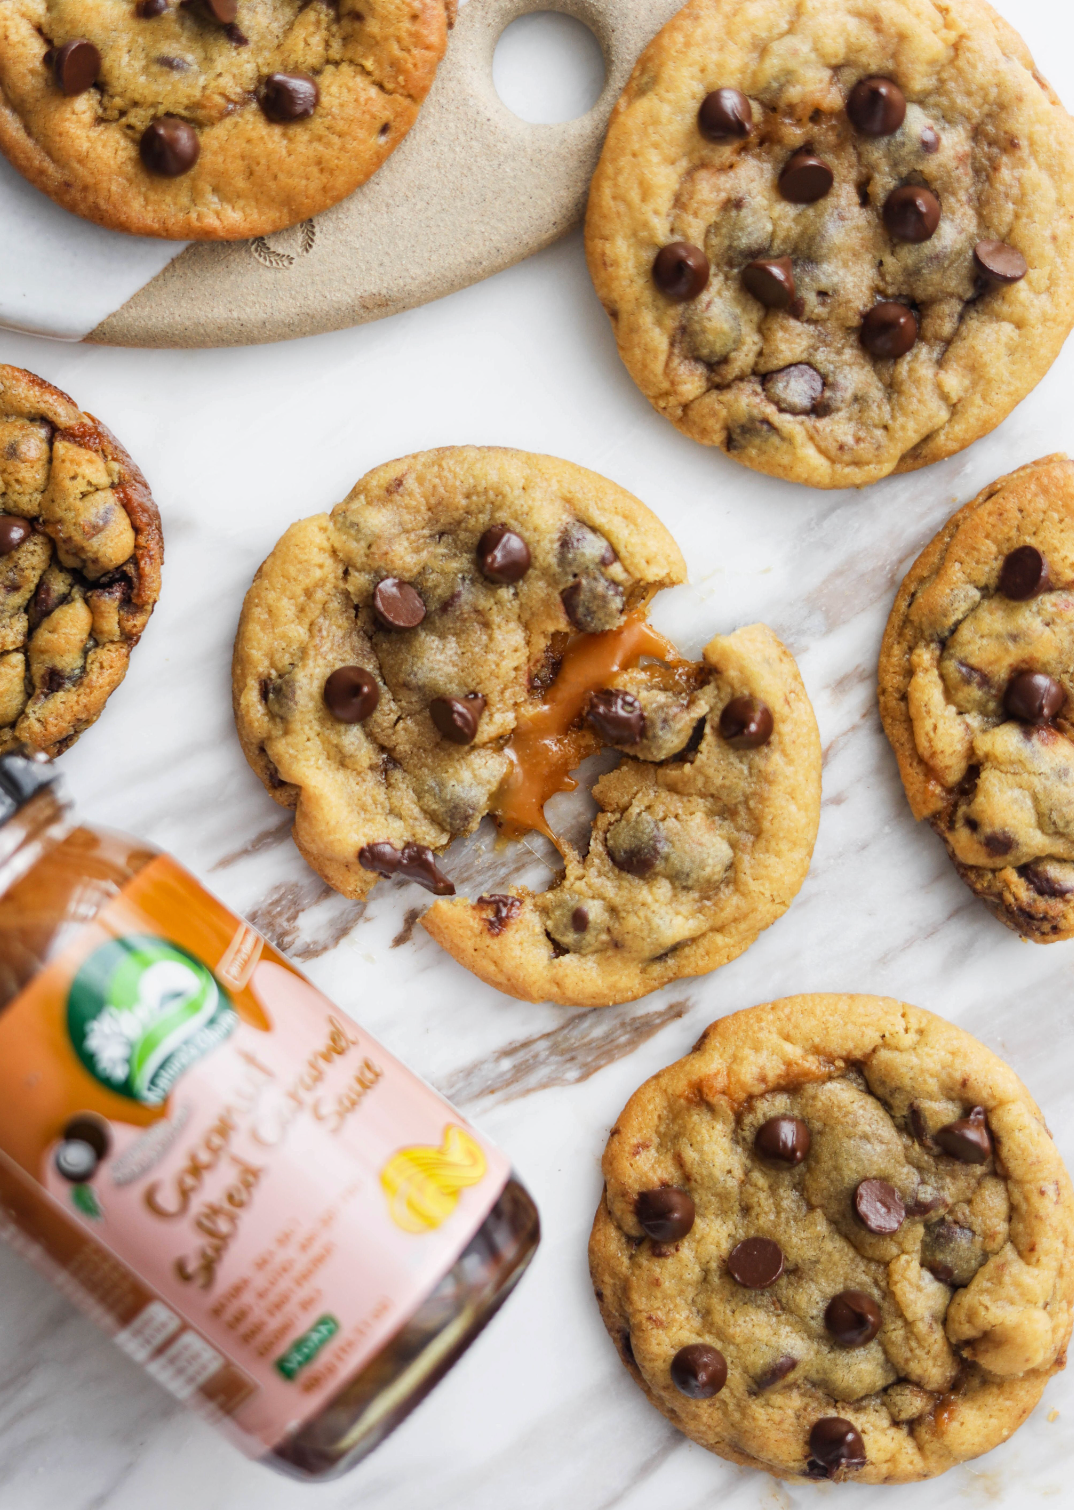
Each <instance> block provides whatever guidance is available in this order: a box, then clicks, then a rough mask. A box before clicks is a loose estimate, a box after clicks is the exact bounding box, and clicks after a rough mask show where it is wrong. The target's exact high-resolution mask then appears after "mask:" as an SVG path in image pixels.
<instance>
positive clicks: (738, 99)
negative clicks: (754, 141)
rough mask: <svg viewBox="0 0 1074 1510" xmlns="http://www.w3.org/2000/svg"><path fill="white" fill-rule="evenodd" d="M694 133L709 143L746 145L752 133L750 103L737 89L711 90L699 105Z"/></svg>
mask: <svg viewBox="0 0 1074 1510" xmlns="http://www.w3.org/2000/svg"><path fill="white" fill-rule="evenodd" d="M697 129H698V130H699V131H700V132H701V135H702V136H706V137H708V139H709V141H710V142H741V141H745V139H746V137H747V136H749V134H750V132H751V131H752V130H753V111H752V110H751V109H750V102H749V100H748V99H747V98H746V96H745V95H744V94H743V93H742V91H741V90H739V89H714V90H713V91H712V93H711V94H707V95H706V96H705V98H704V99H703V100H702V101H701V109H700V110H699V111H698V112H697Z"/></svg>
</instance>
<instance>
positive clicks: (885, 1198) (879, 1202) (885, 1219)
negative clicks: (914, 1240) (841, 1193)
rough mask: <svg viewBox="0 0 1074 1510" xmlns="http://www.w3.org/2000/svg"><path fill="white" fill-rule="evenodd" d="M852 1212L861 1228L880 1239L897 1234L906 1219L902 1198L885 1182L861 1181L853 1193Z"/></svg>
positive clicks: (892, 1186)
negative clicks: (856, 1214)
mask: <svg viewBox="0 0 1074 1510" xmlns="http://www.w3.org/2000/svg"><path fill="white" fill-rule="evenodd" d="M854 1210H855V1211H856V1212H857V1213H858V1219H859V1220H860V1222H861V1224H862V1226H863V1227H867V1228H868V1229H869V1231H870V1232H876V1233H878V1234H879V1235H880V1236H881V1237H890V1236H891V1234H892V1233H893V1232H898V1230H899V1228H900V1227H901V1226H902V1224H903V1222H904V1220H905V1219H906V1207H905V1206H904V1205H903V1200H902V1196H901V1195H900V1194H899V1192H898V1191H897V1190H896V1189H895V1187H894V1185H889V1184H888V1182H887V1180H862V1182H861V1184H860V1185H859V1186H858V1188H857V1190H855V1192H854Z"/></svg>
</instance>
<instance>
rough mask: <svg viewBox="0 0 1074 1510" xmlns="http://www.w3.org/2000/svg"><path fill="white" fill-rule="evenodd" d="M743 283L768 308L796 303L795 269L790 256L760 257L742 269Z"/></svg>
mask: <svg viewBox="0 0 1074 1510" xmlns="http://www.w3.org/2000/svg"><path fill="white" fill-rule="evenodd" d="M742 285H743V287H744V288H745V290H746V292H747V293H750V294H752V295H753V297H754V298H755V299H757V300H759V302H760V303H761V304H763V305H764V306H765V308H766V309H789V308H790V307H791V305H792V304H793V303H794V269H793V268H792V266H791V259H790V258H789V257H758V258H757V259H756V261H754V262H747V264H746V266H745V267H744V268H743V269H742Z"/></svg>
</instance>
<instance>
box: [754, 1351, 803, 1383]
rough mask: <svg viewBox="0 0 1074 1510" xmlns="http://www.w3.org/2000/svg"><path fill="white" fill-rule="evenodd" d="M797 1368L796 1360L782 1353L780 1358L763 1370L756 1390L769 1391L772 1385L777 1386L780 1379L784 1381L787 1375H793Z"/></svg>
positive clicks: (788, 1354)
mask: <svg viewBox="0 0 1074 1510" xmlns="http://www.w3.org/2000/svg"><path fill="white" fill-rule="evenodd" d="M797 1367H798V1359H797V1358H794V1357H792V1356H791V1354H790V1353H784V1354H783V1356H782V1357H781V1358H777V1359H776V1361H775V1362H774V1363H773V1364H771V1365H770V1366H769V1367H768V1368H766V1369H765V1371H764V1373H763V1374H762V1375H761V1377H760V1378H759V1379H758V1380H757V1388H758V1389H771V1388H772V1386H773V1384H778V1383H779V1381H780V1380H781V1379H786V1377H787V1375H788V1374H793V1373H794V1371H795V1369H796V1368H797Z"/></svg>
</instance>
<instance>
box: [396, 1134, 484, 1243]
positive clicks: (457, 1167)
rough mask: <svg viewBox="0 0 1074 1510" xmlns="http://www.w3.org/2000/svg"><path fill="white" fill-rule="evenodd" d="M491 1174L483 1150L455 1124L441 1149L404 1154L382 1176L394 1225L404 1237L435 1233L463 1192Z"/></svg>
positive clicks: (417, 1149) (420, 1147) (409, 1150)
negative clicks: (413, 1234) (486, 1173)
mask: <svg viewBox="0 0 1074 1510" xmlns="http://www.w3.org/2000/svg"><path fill="white" fill-rule="evenodd" d="M487 1169H488V1161H487V1160H486V1158H485V1155H484V1153H483V1152H482V1151H481V1147H480V1145H479V1144H478V1143H476V1142H475V1141H474V1139H473V1138H471V1136H470V1134H469V1133H468V1132H466V1131H465V1130H464V1129H463V1128H461V1127H455V1126H453V1125H451V1124H450V1123H449V1124H448V1126H447V1127H445V1128H444V1141H443V1143H441V1145H440V1147H439V1148H433V1147H429V1146H428V1145H418V1146H417V1147H415V1148H401V1149H400V1150H399V1152H398V1153H393V1154H392V1156H391V1158H390V1159H389V1160H388V1162H387V1164H385V1166H384V1168H383V1169H382V1170H381V1172H380V1183H381V1186H382V1187H383V1189H384V1194H385V1195H386V1196H387V1197H388V1210H389V1212H390V1213H391V1218H392V1221H393V1222H394V1223H395V1225H396V1226H397V1227H401V1228H402V1229H403V1231H404V1232H431V1231H433V1229H434V1228H436V1227H439V1226H440V1225H441V1224H442V1223H443V1222H446V1221H447V1219H448V1217H449V1216H450V1215H451V1213H452V1212H453V1211H454V1210H455V1207H456V1206H457V1205H458V1204H459V1192H460V1191H462V1190H465V1189H466V1188H467V1187H468V1186H470V1185H476V1184H477V1183H478V1181H479V1180H481V1179H483V1178H484V1176H485V1171H486V1170H487Z"/></svg>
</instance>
